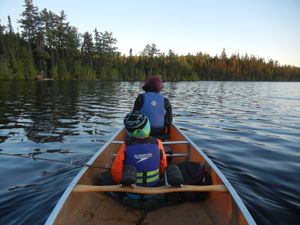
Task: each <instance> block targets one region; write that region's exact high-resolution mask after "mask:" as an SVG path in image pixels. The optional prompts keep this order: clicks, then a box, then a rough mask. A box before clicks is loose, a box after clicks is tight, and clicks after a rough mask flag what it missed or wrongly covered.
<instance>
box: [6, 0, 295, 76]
mask: <svg viewBox="0 0 300 225" xmlns="http://www.w3.org/2000/svg"><path fill="white" fill-rule="evenodd" d="M66 17H67V16H66V14H65V12H64V11H61V12H60V13H59V15H56V14H55V13H54V12H52V11H50V10H47V9H43V10H42V11H39V9H38V7H36V6H34V5H33V2H32V0H25V4H24V11H23V12H22V14H21V19H20V20H19V21H18V23H19V24H20V27H21V28H22V30H21V34H20V33H19V32H17V33H16V32H15V31H14V30H13V27H12V25H11V19H10V17H9V16H8V24H7V26H5V25H2V24H1V23H0V80H22V79H27V80H29V79H36V78H48V79H55V80H70V79H72V80H92V79H99V80H129V81H135V80H144V79H145V77H146V76H148V75H150V74H161V75H162V77H163V79H164V80H170V81H182V80H237V81H242V80H246V81H300V68H299V67H294V66H289V65H280V64H279V63H278V62H277V61H274V60H268V61H266V60H265V59H263V58H258V57H255V56H248V55H247V54H246V55H244V56H240V55H239V54H233V55H231V56H227V55H226V52H225V49H223V51H222V52H221V54H220V55H219V56H214V57H212V56H210V55H208V54H203V53H201V52H199V53H197V54H196V55H191V54H188V55H178V54H176V53H175V52H174V51H172V50H169V52H168V54H165V53H160V50H159V49H158V48H157V46H156V45H155V44H148V45H146V46H145V48H144V50H143V51H142V52H140V53H139V54H138V55H133V54H132V49H130V52H129V55H128V56H126V55H122V54H121V53H120V52H118V51H117V47H116V44H117V39H116V38H115V37H113V34H112V33H111V32H108V31H104V32H100V31H98V30H97V29H95V30H94V31H93V32H92V33H89V32H85V33H83V34H81V33H79V32H78V29H77V28H76V27H74V26H71V25H70V24H69V22H68V21H67V19H66Z"/></svg>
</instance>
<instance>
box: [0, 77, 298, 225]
mask: <svg viewBox="0 0 300 225" xmlns="http://www.w3.org/2000/svg"><path fill="white" fill-rule="evenodd" d="M141 91H142V89H141V83H130V82H106V83H101V82H54V81H42V82H3V81H1V82H0V152H2V153H11V154H18V153H20V154H28V155H30V154H34V155H36V156H39V157H44V158H53V159H59V160H66V161H70V160H79V161H80V162H86V161H87V160H88V159H89V158H90V157H91V156H92V155H93V154H94V153H95V152H96V151H97V150H98V149H99V148H100V147H101V146H102V145H103V143H105V141H106V140H108V139H109V138H110V136H111V135H112V134H113V133H114V132H115V131H116V130H117V129H119V128H120V127H121V126H122V121H123V117H124V115H125V114H126V113H128V112H129V111H130V110H131V108H132V106H133V102H134V99H135V97H136V96H137V94H138V93H140V92H141ZM163 94H165V96H167V97H168V98H169V99H170V101H171V104H172V105H173V113H174V120H175V122H176V123H177V125H178V126H179V127H180V128H181V129H182V130H184V132H185V133H186V134H187V135H188V136H189V137H191V139H192V140H194V141H195V143H196V144H198V146H200V147H201V148H202V149H203V150H204V151H205V152H206V154H207V155H208V156H209V157H210V158H211V159H212V160H213V161H214V162H215V164H216V165H217V166H218V167H219V168H220V170H221V171H222V172H223V173H224V175H225V176H226V177H227V178H228V180H229V181H230V182H231V184H232V185H233V187H234V188H235V189H236V191H237V193H238V194H239V195H240V197H241V198H242V200H243V201H244V202H245V204H246V206H247V207H248V209H249V211H250V213H251V214H252V215H253V217H254V219H255V221H256V222H257V224H263V225H276V224H278V225H282V224H287V225H296V224H299V221H300V147H299V145H300V83H264V82H259V83H256V82H180V83H165V89H164V91H163ZM79 170H80V167H78V166H72V165H68V164H60V163H53V162H47V161H38V160H36V161H34V160H31V159H24V158H17V157H9V156H0V180H1V181H0V224H5V225H10V224H30V225H31V224H43V223H44V222H45V221H46V219H47V217H48V215H49V214H50V212H51V211H52V209H53V207H54V206H55V204H56V202H57V201H58V199H59V197H60V196H61V195H62V193H63V191H64V190H65V188H66V187H67V185H68V184H69V183H70V181H71V180H72V179H73V178H74V176H75V175H76V174H77V172H78V171H79Z"/></svg>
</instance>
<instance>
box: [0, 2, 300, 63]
mask: <svg viewBox="0 0 300 225" xmlns="http://www.w3.org/2000/svg"><path fill="white" fill-rule="evenodd" d="M33 4H34V5H35V6H37V7H38V8H39V10H40V11H42V10H43V9H44V8H47V9H48V10H51V11H52V12H54V13H56V14H59V12H60V11H61V10H64V11H65V13H66V14H67V21H68V22H70V25H72V26H75V27H77V28H78V31H79V32H80V33H84V32H86V31H87V32H93V30H95V28H97V30H98V31H100V32H104V31H109V32H112V33H113V37H115V38H116V39H117V44H116V47H118V51H120V52H121V53H123V54H126V55H128V54H129V50H130V49H132V50H133V54H139V53H140V52H141V51H143V49H144V48H145V46H146V45H147V44H152V43H153V44H155V45H156V46H157V48H158V49H159V50H160V52H161V53H163V52H164V53H166V54H167V53H168V52H169V50H170V49H171V50H172V51H174V52H175V53H176V54H179V55H185V54H188V53H190V54H196V53H197V52H202V53H207V54H209V55H211V56H215V55H220V54H221V52H222V50H223V48H224V49H225V50H226V53H227V55H228V56H230V55H231V54H235V53H239V54H240V55H245V54H246V53H247V54H248V55H254V56H256V57H260V58H264V59H265V60H266V61H268V60H270V59H273V60H277V61H278V62H279V64H280V65H294V66H298V67H300V0H148V1H146V0H109V1H108V0H33ZM23 5H24V0H0V19H1V24H2V25H7V16H8V15H9V16H10V17H11V20H12V23H13V27H14V29H15V31H16V30H17V27H18V26H19V24H18V23H17V22H16V21H17V20H18V19H20V18H21V16H20V14H21V13H22V11H23V9H24V7H23Z"/></svg>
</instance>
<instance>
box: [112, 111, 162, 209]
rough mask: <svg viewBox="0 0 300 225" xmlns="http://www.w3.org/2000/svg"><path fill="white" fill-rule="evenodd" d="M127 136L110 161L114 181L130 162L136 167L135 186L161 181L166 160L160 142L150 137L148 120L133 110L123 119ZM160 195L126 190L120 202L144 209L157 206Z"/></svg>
mask: <svg viewBox="0 0 300 225" xmlns="http://www.w3.org/2000/svg"><path fill="white" fill-rule="evenodd" d="M124 125H125V129H126V131H127V134H128V138H127V140H126V141H125V143H124V144H122V145H121V148H120V150H119V151H118V153H117V156H116V158H115V160H114V162H113V165H112V169H111V174H112V177H113V180H114V182H115V183H120V182H121V179H122V174H123V168H124V167H125V166H126V165H133V166H134V167H135V169H136V178H137V179H136V185H137V186H145V187H154V186H158V185H159V184H160V177H161V176H162V175H163V173H164V171H165V169H166V167H167V160H166V154H165V152H164V147H163V145H162V142H161V141H160V140H158V139H156V138H153V137H150V130H151V128H150V122H149V120H148V118H147V117H146V116H145V115H143V114H141V113H139V112H132V113H129V114H128V115H126V117H125V119H124ZM162 200H163V198H162V197H161V196H160V195H139V194H130V193H126V195H125V197H124V199H123V203H124V204H126V205H129V206H131V207H135V208H142V209H144V210H146V211H149V210H152V209H154V208H156V207H157V206H159V203H161V202H162Z"/></svg>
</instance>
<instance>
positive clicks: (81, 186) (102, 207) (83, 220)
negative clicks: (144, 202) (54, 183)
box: [46, 125, 256, 225]
mask: <svg viewBox="0 0 300 225" xmlns="http://www.w3.org/2000/svg"><path fill="white" fill-rule="evenodd" d="M170 134H171V138H170V140H168V141H165V142H163V144H164V145H169V146H170V148H171V149H172V151H173V158H172V164H173V163H175V164H178V163H180V162H183V161H185V160H190V161H195V162H203V163H206V165H207V169H208V171H209V173H210V174H211V177H212V185H211V186H204V187H203V188H204V190H206V191H209V192H208V197H207V199H205V200H204V201H201V202H200V201H199V202H184V203H181V204H176V205H171V206H163V207H159V208H158V209H156V210H154V211H150V212H145V211H143V210H140V209H134V208H130V207H127V206H125V205H123V204H122V203H120V202H118V201H116V200H114V199H113V198H111V197H110V196H109V195H107V194H106V193H105V192H103V191H109V190H114V191H124V188H125V187H120V186H119V185H113V186H109V187H106V189H102V188H104V187H105V186H97V185H96V177H97V175H98V174H100V173H102V172H104V171H105V170H107V169H105V167H106V168H109V167H110V166H111V165H112V162H113V158H114V157H113V156H114V155H115V154H116V153H117V151H118V149H119V147H120V143H122V142H123V141H124V139H125V137H126V132H125V130H124V128H122V129H120V130H119V131H118V132H117V133H116V134H115V135H114V136H113V137H112V138H111V139H110V140H109V141H108V142H107V143H106V144H105V145H104V146H103V147H102V148H101V149H99V150H98V151H97V152H96V153H95V155H94V156H93V157H92V158H91V159H90V160H89V162H88V163H87V164H88V165H92V166H84V167H83V168H82V169H81V171H80V172H79V173H78V175H77V176H76V177H75V178H74V179H73V181H72V182H71V183H70V185H69V186H68V188H67V189H66V191H65V192H64V194H63V195H62V197H61V198H60V199H59V201H58V203H57V205H56V206H55V208H54V210H53V211H52V213H51V214H50V216H49V217H48V219H47V221H46V225H50V224H53V225H66V224H72V225H77V224H78V225H79V224H80V225H83V224H85V225H92V224H109V225H117V224H120V225H121V224H122V225H127V224H128V225H129V224H139V225H142V224H145V225H146V224H147V225H154V224H155V225H165V224H172V225H179V224H184V225H194V224H207V225H210V224H218V225H221V224H222V225H245V224H250V225H254V224H256V223H255V221H254V220H253V218H252V216H251V215H250V213H249V211H248V210H247V208H246V206H245V205H244V203H243V202H242V200H241V199H240V197H239V196H238V194H237V193H236V191H235V190H234V188H233V187H232V185H231V184H230V183H229V182H228V180H227V179H226V177H225V176H224V175H223V174H222V173H221V171H220V170H219V169H218V168H217V167H216V165H215V164H214V163H213V162H212V161H211V160H210V159H209V158H208V157H207V155H206V154H205V153H204V152H203V151H202V150H201V149H200V148H199V147H197V146H196V144H195V143H194V142H193V141H192V140H190V139H189V138H188V137H187V136H186V135H185V134H184V133H183V132H182V131H181V130H179V128H178V127H177V126H176V125H172V127H171V133H170ZM197 187H201V186H196V187H194V186H188V185H187V186H182V187H177V188H172V187H167V186H166V187H156V188H142V187H133V188H131V187H129V188H128V187H126V188H127V189H125V190H126V191H132V192H139V191H142V192H139V193H144V192H147V191H149V189H151V190H153V191H154V192H155V193H163V192H172V191H190V188H196V189H197ZM210 188H211V189H210ZM151 190H150V191H151ZM192 190H194V189H192ZM143 191H144V192H143ZM200 191H201V190H200Z"/></svg>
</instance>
